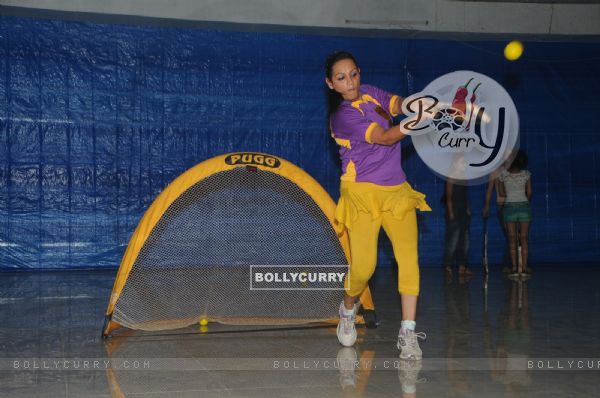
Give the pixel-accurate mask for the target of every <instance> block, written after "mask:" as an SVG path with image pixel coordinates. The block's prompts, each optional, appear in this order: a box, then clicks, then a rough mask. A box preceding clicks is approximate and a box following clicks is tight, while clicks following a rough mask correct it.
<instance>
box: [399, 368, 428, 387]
mask: <svg viewBox="0 0 600 398" xmlns="http://www.w3.org/2000/svg"><path fill="white" fill-rule="evenodd" d="M422 367H423V362H422V361H413V360H404V361H400V366H399V367H398V380H400V384H401V385H402V392H403V393H405V394H414V393H415V392H416V391H417V386H416V384H417V383H424V382H426V381H427V379H425V378H421V379H419V372H420V371H421V368H422Z"/></svg>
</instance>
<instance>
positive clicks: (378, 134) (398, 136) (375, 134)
mask: <svg viewBox="0 0 600 398" xmlns="http://www.w3.org/2000/svg"><path fill="white" fill-rule="evenodd" d="M404 138H406V134H404V133H402V131H400V126H393V127H391V128H389V129H387V130H386V129H384V128H383V127H381V126H380V125H377V126H376V127H375V128H374V129H373V131H372V132H371V142H372V143H373V144H379V145H394V144H395V143H397V142H398V141H401V140H403V139H404Z"/></svg>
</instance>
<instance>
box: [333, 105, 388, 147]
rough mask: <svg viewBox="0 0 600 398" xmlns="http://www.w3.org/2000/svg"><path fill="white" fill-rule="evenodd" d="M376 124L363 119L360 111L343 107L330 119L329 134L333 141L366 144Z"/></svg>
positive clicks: (369, 140) (370, 142) (369, 141)
mask: <svg viewBox="0 0 600 398" xmlns="http://www.w3.org/2000/svg"><path fill="white" fill-rule="evenodd" d="M377 126H378V124H377V123H375V122H372V121H371V120H369V119H368V118H367V117H365V116H364V115H363V114H362V113H361V112H360V110H358V109H355V108H350V107H343V108H341V109H340V110H339V111H338V112H336V113H335V114H334V115H333V116H332V117H331V133H332V134H333V137H334V138H335V139H339V140H349V141H359V142H368V143H369V144H372V143H373V142H372V141H371V133H372V132H373V129H374V128H375V127H377Z"/></svg>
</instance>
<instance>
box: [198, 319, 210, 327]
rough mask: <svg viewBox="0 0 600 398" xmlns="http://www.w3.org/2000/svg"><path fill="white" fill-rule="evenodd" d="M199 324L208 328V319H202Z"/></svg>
mask: <svg viewBox="0 0 600 398" xmlns="http://www.w3.org/2000/svg"><path fill="white" fill-rule="evenodd" d="M199 323H200V326H206V325H208V319H206V318H202V319H200V322H199Z"/></svg>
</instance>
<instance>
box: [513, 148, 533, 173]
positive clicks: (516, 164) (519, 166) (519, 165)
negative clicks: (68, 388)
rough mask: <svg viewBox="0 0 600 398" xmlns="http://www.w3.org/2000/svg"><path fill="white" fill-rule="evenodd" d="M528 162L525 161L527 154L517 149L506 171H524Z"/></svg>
mask: <svg viewBox="0 0 600 398" xmlns="http://www.w3.org/2000/svg"><path fill="white" fill-rule="evenodd" d="M528 162H529V160H528V159H527V153H526V152H525V151H524V150H522V149H519V151H518V152H517V155H516V156H515V158H514V159H513V161H512V163H511V165H510V167H509V168H508V169H509V170H510V169H513V170H514V169H516V170H518V171H521V170H524V169H525V168H526V167H527V163H528Z"/></svg>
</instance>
